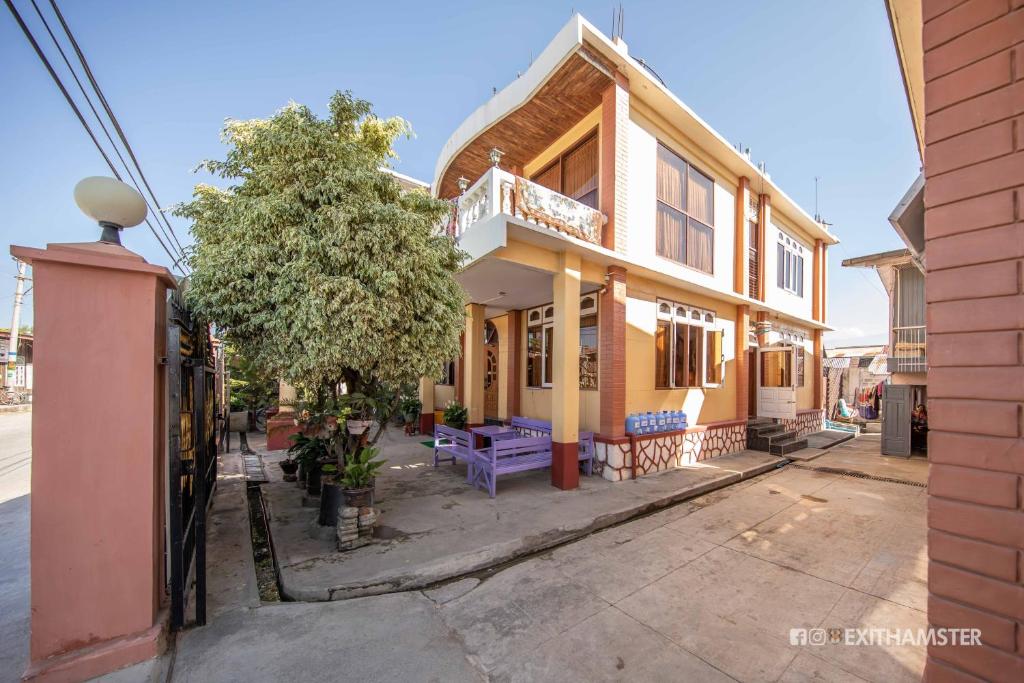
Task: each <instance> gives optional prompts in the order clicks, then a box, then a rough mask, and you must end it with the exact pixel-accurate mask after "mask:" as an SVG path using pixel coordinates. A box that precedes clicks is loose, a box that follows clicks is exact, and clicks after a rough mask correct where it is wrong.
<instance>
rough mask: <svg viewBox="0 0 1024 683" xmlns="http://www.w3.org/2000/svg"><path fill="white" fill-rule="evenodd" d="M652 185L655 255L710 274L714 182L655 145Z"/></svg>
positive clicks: (679, 158) (677, 156)
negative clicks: (654, 193)
mask: <svg viewBox="0 0 1024 683" xmlns="http://www.w3.org/2000/svg"><path fill="white" fill-rule="evenodd" d="M656 185H657V196H658V218H657V240H656V241H657V250H658V255H659V256H664V257H665V258H667V259H672V260H673V261H677V262H679V263H682V264H685V265H687V266H690V267H691V268H696V269H697V270H700V271H703V272H705V273H708V274H710V273H712V272H714V246H715V231H714V227H713V226H714V224H715V183H714V181H713V180H711V178H709V177H708V176H706V175H704V174H703V173H701V172H700V171H698V170H697V169H695V168H694V167H693V166H691V165H690V164H688V163H687V162H686V161H684V160H683V159H682V157H680V156H679V155H678V154H676V153H675V152H673V151H672V150H670V149H669V148H668V147H666V146H665V145H662V144H659V145H658V168H657V179H656Z"/></svg>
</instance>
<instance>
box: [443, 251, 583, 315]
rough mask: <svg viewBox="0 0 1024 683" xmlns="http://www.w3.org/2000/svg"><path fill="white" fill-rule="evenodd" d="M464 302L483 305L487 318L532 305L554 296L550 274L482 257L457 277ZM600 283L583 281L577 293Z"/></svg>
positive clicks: (542, 302) (543, 302)
mask: <svg viewBox="0 0 1024 683" xmlns="http://www.w3.org/2000/svg"><path fill="white" fill-rule="evenodd" d="M456 280H458V282H459V284H461V285H462V288H463V290H464V291H465V293H466V302H467V303H477V304H484V306H486V315H487V317H493V316H496V315H501V314H503V313H505V312H506V311H511V310H521V309H525V308H532V307H534V306H539V305H541V304H546V303H549V302H550V301H552V300H553V299H554V296H553V289H552V288H553V285H554V278H553V276H552V274H551V273H548V272H546V271H543V270H537V269H535V268H530V267H528V266H524V265H520V264H518V263H513V262H511V261H506V260H504V259H500V258H494V257H490V258H482V259H479V260H477V261H475V262H474V263H473V264H471V265H470V266H469V267H467V268H466V269H464V270H463V271H461V272H460V273H459V274H458V275H457V276H456ZM599 286H600V285H599V284H597V283H593V282H583V283H581V285H580V293H583V294H585V293H587V292H592V291H594V290H596V289H598V288H599Z"/></svg>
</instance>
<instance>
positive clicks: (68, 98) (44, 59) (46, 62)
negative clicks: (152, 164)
mask: <svg viewBox="0 0 1024 683" xmlns="http://www.w3.org/2000/svg"><path fill="white" fill-rule="evenodd" d="M4 3H5V4H6V5H7V9H8V10H9V11H10V12H11V15H12V16H13V17H14V20H15V21H16V22H17V24H18V27H19V28H20V29H21V32H22V33H23V34H24V35H25V38H26V39H27V40H28V42H29V44H31V45H32V49H33V50H35V53H36V56H38V57H39V60H40V61H41V62H42V63H43V66H44V67H46V71H47V72H48V73H49V74H50V78H52V79H53V82H54V84H56V86H57V88H58V89H59V90H60V92H61V94H62V95H63V96H64V99H65V101H67V103H68V106H70V107H71V110H72V111H73V112H74V113H75V116H76V117H77V118H78V122H79V123H81V124H82V128H84V129H85V132H86V134H87V135H88V136H89V139H91V140H92V143H93V145H95V146H96V149H97V150H98V151H99V153H100V156H102V157H103V160H104V161H106V162H107V166H108V167H110V170H111V172H112V173H113V174H114V177H115V178H117V179H118V180H121V181H122V182H123V179H122V178H121V174H120V173H119V172H118V170H117V167H116V166H114V162H113V161H111V160H110V157H109V156H107V153H106V151H105V150H104V149H103V146H102V145H101V144H100V142H99V140H97V139H96V135H95V134H94V133H93V131H92V128H90V127H89V123H88V122H87V121H86V120H85V117H84V116H82V111H81V110H80V109H79V108H78V105H77V104H75V101H74V99H72V97H71V95H70V94H69V93H68V90H67V88H66V87H64V83H63V82H62V81H61V79H60V77H59V76H58V75H57V72H56V71H54V69H53V66H52V65H51V64H50V60H49V59H47V57H46V54H45V53H44V52H43V50H42V48H40V47H39V43H38V42H37V41H36V39H35V36H33V35H32V31H31V30H29V28H28V26H27V25H26V24H25V20H24V19H22V17H21V14H20V13H19V12H18V9H17V8H16V7H15V6H14V4H13V3H12V2H11V0H4ZM146 225H148V226H149V230H150V232H152V233H153V236H154V237H155V238H156V241H157V242H159V243H160V246H161V247H163V250H164V251H165V252H166V253H167V255H168V256H169V257H170V258H171V261H173V262H174V264H175V265H177V264H178V263H179V261H180V259H179V258H177V257H175V256H174V254H173V253H171V250H170V249H168V247H167V245H166V244H164V241H163V240H162V239H160V235H159V234H158V233H157V232H156V229H154V228H153V224H152V223H150V222H149V219H148V218H147V219H146ZM178 269H179V270H181V268H180V266H179V268H178ZM182 272H183V271H182Z"/></svg>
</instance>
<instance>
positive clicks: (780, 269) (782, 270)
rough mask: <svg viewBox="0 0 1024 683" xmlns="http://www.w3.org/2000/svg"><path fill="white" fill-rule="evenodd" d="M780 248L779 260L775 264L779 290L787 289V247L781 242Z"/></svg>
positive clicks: (778, 246)
mask: <svg viewBox="0 0 1024 683" xmlns="http://www.w3.org/2000/svg"><path fill="white" fill-rule="evenodd" d="M777 248H778V254H779V256H778V260H777V262H776V264H775V271H776V276H777V277H776V279H777V280H778V285H779V289H784V288H785V287H786V247H785V246H784V245H783V244H782V243H781V242H779V244H778V245H777Z"/></svg>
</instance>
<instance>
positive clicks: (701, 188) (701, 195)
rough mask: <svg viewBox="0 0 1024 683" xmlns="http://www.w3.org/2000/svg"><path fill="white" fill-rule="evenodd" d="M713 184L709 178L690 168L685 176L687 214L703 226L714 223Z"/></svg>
mask: <svg viewBox="0 0 1024 683" xmlns="http://www.w3.org/2000/svg"><path fill="white" fill-rule="evenodd" d="M714 194H715V184H714V183H713V182H711V178H708V177H707V176H706V175H704V174H703V173H701V172H700V171H696V170H694V169H693V167H692V166H691V167H690V169H689V173H688V174H687V176H686V200H687V202H686V203H687V213H688V214H690V216H691V217H692V218H696V219H697V220H699V221H700V222H701V223H703V224H704V225H713V224H714V222H715V219H714V213H715V202H714Z"/></svg>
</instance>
